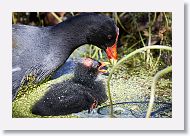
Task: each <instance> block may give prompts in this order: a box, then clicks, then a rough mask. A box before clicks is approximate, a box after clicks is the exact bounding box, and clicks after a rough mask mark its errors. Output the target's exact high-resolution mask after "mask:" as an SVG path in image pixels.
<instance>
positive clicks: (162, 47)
mask: <svg viewBox="0 0 190 136" xmlns="http://www.w3.org/2000/svg"><path fill="white" fill-rule="evenodd" d="M150 49H164V50H169V51H172V48H171V47H168V46H160V45H153V46H146V47H143V48H140V49H137V50H136V51H134V52H132V53H130V54H128V55H127V56H125V57H123V58H122V59H121V60H119V61H118V62H117V63H116V64H115V65H114V66H113V67H112V69H111V72H110V74H109V77H108V80H107V87H108V96H109V100H110V115H111V117H114V115H113V102H112V97H111V91H110V80H111V77H112V74H113V72H114V71H115V69H116V68H117V67H118V66H119V65H120V64H121V63H123V62H124V61H126V60H127V59H129V58H131V57H133V56H134V55H135V54H137V53H141V52H143V51H146V50H150ZM154 86H155V84H154V85H153V87H154ZM152 91H154V89H152ZM152 94H154V93H152ZM152 99H153V98H152ZM150 105H151V104H150ZM149 107H150V108H149V111H151V107H152V106H149Z"/></svg>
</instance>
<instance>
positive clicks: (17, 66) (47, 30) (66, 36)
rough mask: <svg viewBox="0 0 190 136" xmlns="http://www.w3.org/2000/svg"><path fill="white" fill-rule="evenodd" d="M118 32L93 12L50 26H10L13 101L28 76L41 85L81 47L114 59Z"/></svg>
mask: <svg viewBox="0 0 190 136" xmlns="http://www.w3.org/2000/svg"><path fill="white" fill-rule="evenodd" d="M118 33H119V30H118V28H117V26H116V25H115V23H114V21H113V20H112V19H111V18H109V17H107V16H105V15H101V14H95V13H83V14H81V15H77V16H74V17H71V18H69V19H68V20H66V21H64V22H62V23H60V24H57V25H55V26H50V27H35V26H28V25H13V26H12V43H13V44H12V82H13V83H12V88H13V91H12V95H13V99H14V97H15V95H16V94H17V91H18V88H19V87H20V86H21V84H22V85H27V83H28V81H29V79H30V78H29V77H32V79H34V81H33V83H41V82H42V81H44V80H45V79H47V77H50V76H51V74H52V73H53V72H55V71H56V70H57V69H58V68H59V67H60V66H62V65H63V64H64V63H65V61H66V60H67V59H68V57H69V56H70V55H71V53H72V52H73V51H74V50H75V49H76V48H78V47H79V46H82V45H84V44H93V45H95V46H97V47H99V48H101V49H103V50H104V51H106V53H107V56H108V58H109V59H113V60H116V59H117V51H116V42H117V38H118Z"/></svg>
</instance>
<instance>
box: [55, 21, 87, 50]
mask: <svg viewBox="0 0 190 136" xmlns="http://www.w3.org/2000/svg"><path fill="white" fill-rule="evenodd" d="M87 28H88V27H87V26H86V24H85V22H83V23H80V22H79V21H77V20H73V21H65V22H62V23H60V24H58V25H56V26H54V27H52V29H53V31H52V32H53V35H54V36H55V38H56V39H58V38H60V39H59V42H60V44H59V45H60V46H62V45H63V46H66V47H67V49H68V50H70V51H74V50H75V49H76V48H78V47H80V46H82V45H84V44H87V43H88V42H87V35H88V33H89V30H88V29H87Z"/></svg>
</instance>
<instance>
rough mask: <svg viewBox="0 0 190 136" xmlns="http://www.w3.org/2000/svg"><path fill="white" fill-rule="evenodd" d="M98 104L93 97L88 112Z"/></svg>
mask: <svg viewBox="0 0 190 136" xmlns="http://www.w3.org/2000/svg"><path fill="white" fill-rule="evenodd" d="M97 106H98V101H97V100H95V99H94V102H93V103H92V104H91V106H90V109H89V110H88V113H91V112H92V110H93V109H95V108H96V107H97Z"/></svg>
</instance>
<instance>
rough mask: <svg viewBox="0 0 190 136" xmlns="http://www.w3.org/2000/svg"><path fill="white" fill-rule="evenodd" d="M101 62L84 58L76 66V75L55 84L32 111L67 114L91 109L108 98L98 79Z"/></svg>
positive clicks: (40, 113) (36, 112)
mask: <svg viewBox="0 0 190 136" xmlns="http://www.w3.org/2000/svg"><path fill="white" fill-rule="evenodd" d="M101 67H102V65H101V63H99V62H97V61H95V60H92V59H90V58H86V59H83V61H82V63H78V64H77V66H76V67H75V71H74V77H73V78H72V79H70V80H67V81H64V82H62V83H59V84H55V85H53V86H52V87H51V88H50V90H49V91H48V92H47V93H46V94H45V95H44V97H43V98H42V99H41V100H39V101H38V102H37V103H36V104H35V105H34V106H33V108H32V113H33V114H37V115H41V116H50V115H52V116H56V115H67V114H71V113H76V112H80V111H82V110H89V111H90V110H91V109H92V108H95V107H96V105H97V104H101V103H103V102H105V101H106V100H107V95H106V91H105V88H104V85H103V84H102V82H101V81H96V80H95V79H96V78H97V75H98V73H99V71H101Z"/></svg>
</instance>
